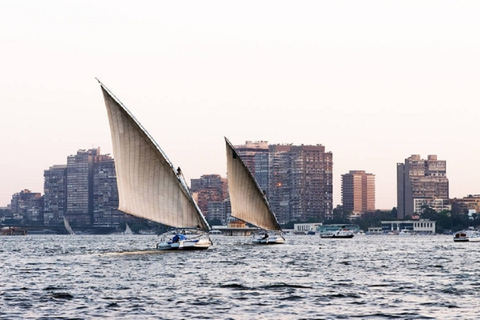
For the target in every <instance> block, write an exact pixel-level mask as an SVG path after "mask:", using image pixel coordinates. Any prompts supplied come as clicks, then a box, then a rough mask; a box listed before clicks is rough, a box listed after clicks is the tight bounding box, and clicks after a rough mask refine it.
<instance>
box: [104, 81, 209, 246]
mask: <svg viewBox="0 0 480 320" xmlns="http://www.w3.org/2000/svg"><path fill="white" fill-rule="evenodd" d="M97 80H98V79H97ZM98 82H99V83H100V87H101V89H102V92H103V97H104V100H105V106H106V107H107V113H108V120H109V122H110V131H111V135H112V144H113V154H114V158H115V171H116V175H117V185H118V196H119V206H118V210H120V211H122V212H125V213H127V214H131V215H133V216H136V217H140V218H144V219H147V220H151V221H155V222H158V223H161V224H164V225H167V226H170V227H172V228H175V230H174V231H170V232H167V233H165V234H163V235H161V239H160V242H159V243H157V248H158V249H162V250H164V249H190V250H196V249H208V248H209V247H210V246H211V245H212V242H211V240H210V237H209V234H208V232H209V231H210V226H209V225H208V222H207V220H205V217H204V216H203V214H202V213H201V211H200V209H199V207H198V206H197V204H196V202H195V200H194V199H193V198H192V195H191V194H190V191H189V190H188V187H187V184H186V183H185V179H184V177H183V174H182V172H181V170H180V168H178V169H176V170H175V168H174V167H173V165H172V163H171V162H170V160H169V159H168V158H167V156H166V155H165V153H164V152H163V151H162V149H161V148H160V146H159V145H158V144H157V143H156V142H155V140H154V139H153V138H152V137H151V136H150V134H149V133H148V132H147V130H145V129H144V128H143V127H142V125H141V124H140V122H139V121H138V120H136V119H135V117H134V116H133V115H132V113H131V112H130V111H129V110H128V109H127V108H126V107H125V106H124V105H123V104H122V103H121V102H120V100H119V99H117V98H116V97H115V96H114V95H113V94H112V92H111V91H110V90H108V89H107V88H106V87H105V85H104V84H102V83H101V82H100V81H98Z"/></svg>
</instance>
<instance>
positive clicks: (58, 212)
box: [43, 165, 67, 226]
mask: <svg viewBox="0 0 480 320" xmlns="http://www.w3.org/2000/svg"><path fill="white" fill-rule="evenodd" d="M43 177H44V183H43V193H44V196H43V205H44V208H43V222H44V224H45V225H46V226H59V225H63V217H64V215H65V212H66V210H67V196H66V195H67V166H66V165H54V166H52V167H50V168H49V169H48V170H45V171H44V173H43Z"/></svg>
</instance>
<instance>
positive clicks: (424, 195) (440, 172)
mask: <svg viewBox="0 0 480 320" xmlns="http://www.w3.org/2000/svg"><path fill="white" fill-rule="evenodd" d="M448 201H449V195H448V178H447V162H446V161H445V160H438V159H437V156H436V155H429V156H428V158H427V160H424V159H421V158H420V155H412V156H411V157H409V158H407V159H405V163H398V164H397V210H398V214H397V217H398V218H399V219H403V218H405V217H406V216H412V215H413V214H414V213H421V209H422V207H423V206H425V205H428V206H434V207H435V209H436V210H441V209H442V208H445V209H449V208H450V207H449V204H448Z"/></svg>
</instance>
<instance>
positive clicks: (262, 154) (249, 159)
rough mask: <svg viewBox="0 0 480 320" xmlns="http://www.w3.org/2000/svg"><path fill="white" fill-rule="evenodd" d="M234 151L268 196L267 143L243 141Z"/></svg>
mask: <svg viewBox="0 0 480 320" xmlns="http://www.w3.org/2000/svg"><path fill="white" fill-rule="evenodd" d="M235 149H236V150H237V153H238V154H239V155H240V157H241V158H242V161H243V162H244V163H245V165H246V166H247V168H248V169H250V172H251V173H252V175H253V176H254V177H255V179H256V180H257V183H258V185H259V186H260V188H261V189H262V190H265V192H266V193H267V194H268V187H269V185H268V154H269V152H268V141H255V142H252V141H245V144H242V145H236V146H235Z"/></svg>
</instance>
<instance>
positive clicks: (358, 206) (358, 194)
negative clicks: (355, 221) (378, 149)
mask: <svg viewBox="0 0 480 320" xmlns="http://www.w3.org/2000/svg"><path fill="white" fill-rule="evenodd" d="M342 206H343V209H344V210H346V211H347V212H351V213H353V214H363V213H365V212H368V211H375V175H374V174H372V173H366V172H365V171H363V170H351V171H350V172H349V173H345V174H342Z"/></svg>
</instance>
